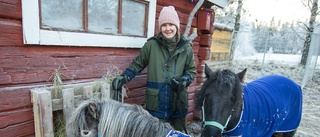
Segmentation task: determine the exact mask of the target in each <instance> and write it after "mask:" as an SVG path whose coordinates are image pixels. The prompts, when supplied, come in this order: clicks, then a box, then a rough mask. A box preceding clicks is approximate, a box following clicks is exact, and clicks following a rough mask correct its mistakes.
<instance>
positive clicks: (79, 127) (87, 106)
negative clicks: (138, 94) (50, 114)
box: [68, 99, 188, 137]
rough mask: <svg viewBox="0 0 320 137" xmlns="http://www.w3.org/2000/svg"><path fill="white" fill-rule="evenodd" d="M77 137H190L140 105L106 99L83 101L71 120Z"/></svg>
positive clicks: (70, 122) (69, 121)
mask: <svg viewBox="0 0 320 137" xmlns="http://www.w3.org/2000/svg"><path fill="white" fill-rule="evenodd" d="M68 124H70V127H71V129H72V130H73V131H74V135H75V136H76V137H165V136H166V135H167V136H170V137H171V136H174V135H175V136H179V137H188V136H187V135H184V134H182V133H181V132H178V131H174V130H173V128H172V127H171V125H170V124H169V123H164V122H162V121H160V120H159V119H158V118H156V117H153V116H152V115H151V114H149V113H148V112H147V111H146V110H144V109H143V108H142V107H141V106H139V105H132V104H126V103H120V102H118V101H115V100H111V99H106V100H104V101H102V102H101V103H100V102H97V101H95V100H87V101H84V102H82V103H81V104H80V105H79V106H78V107H77V108H76V110H75V111H74V113H73V114H72V116H71V118H70V120H68Z"/></svg>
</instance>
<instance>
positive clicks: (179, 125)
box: [160, 116, 186, 132]
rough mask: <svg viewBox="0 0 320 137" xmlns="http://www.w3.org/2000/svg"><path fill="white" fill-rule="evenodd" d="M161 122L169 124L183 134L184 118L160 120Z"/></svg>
mask: <svg viewBox="0 0 320 137" xmlns="http://www.w3.org/2000/svg"><path fill="white" fill-rule="evenodd" d="M160 121H162V122H167V123H170V125H171V126H172V127H173V128H174V129H175V130H178V131H180V132H184V130H183V126H186V116H183V117H179V118H172V119H168V120H166V119H160Z"/></svg>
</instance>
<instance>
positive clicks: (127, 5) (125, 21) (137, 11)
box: [122, 0, 147, 36]
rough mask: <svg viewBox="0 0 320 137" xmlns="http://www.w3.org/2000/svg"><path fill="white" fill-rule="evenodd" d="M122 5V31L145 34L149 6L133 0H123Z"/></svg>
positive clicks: (127, 33) (139, 34)
mask: <svg viewBox="0 0 320 137" xmlns="http://www.w3.org/2000/svg"><path fill="white" fill-rule="evenodd" d="M122 7H123V8H122V33H123V34H124V35H137V36H144V27H145V17H146V13H145V11H146V8H147V6H146V5H145V4H142V3H138V2H134V1H132V0H123V5H122Z"/></svg>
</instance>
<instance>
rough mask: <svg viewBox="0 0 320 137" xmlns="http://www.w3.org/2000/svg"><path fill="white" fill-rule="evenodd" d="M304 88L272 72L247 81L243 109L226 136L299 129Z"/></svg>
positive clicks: (268, 136)
mask: <svg viewBox="0 0 320 137" xmlns="http://www.w3.org/2000/svg"><path fill="white" fill-rule="evenodd" d="M301 114H302V90H301V87H300V86H299V85H297V84H296V83H295V82H293V81H292V80H291V79H288V78H286V77H284V76H279V75H268V76H264V77H261V78H259V79H257V80H255V81H252V82H250V83H248V84H247V85H243V112H242V117H241V120H240V121H239V123H238V125H237V126H236V127H235V128H234V129H232V130H230V131H225V132H224V133H223V134H224V135H225V136H230V137H231V136H232V137H234V136H243V137H251V136H253V137H271V136H272V135H273V134H274V133H275V132H278V133H279V132H289V131H293V130H295V129H296V128H297V127H298V126H299V124H300V120H301Z"/></svg>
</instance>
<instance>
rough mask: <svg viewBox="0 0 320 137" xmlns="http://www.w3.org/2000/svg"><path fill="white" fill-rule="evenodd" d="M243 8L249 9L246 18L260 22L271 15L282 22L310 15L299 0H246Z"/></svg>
mask: <svg viewBox="0 0 320 137" xmlns="http://www.w3.org/2000/svg"><path fill="white" fill-rule="evenodd" d="M243 8H244V9H248V10H249V12H250V14H251V17H248V18H250V19H252V20H255V19H258V21H262V22H270V20H271V18H272V17H275V19H276V20H282V22H285V21H289V22H291V20H298V19H300V20H301V19H303V20H305V18H309V17H310V12H308V11H307V9H306V8H305V7H303V5H302V3H301V0H246V1H245V2H244V5H243Z"/></svg>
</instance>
